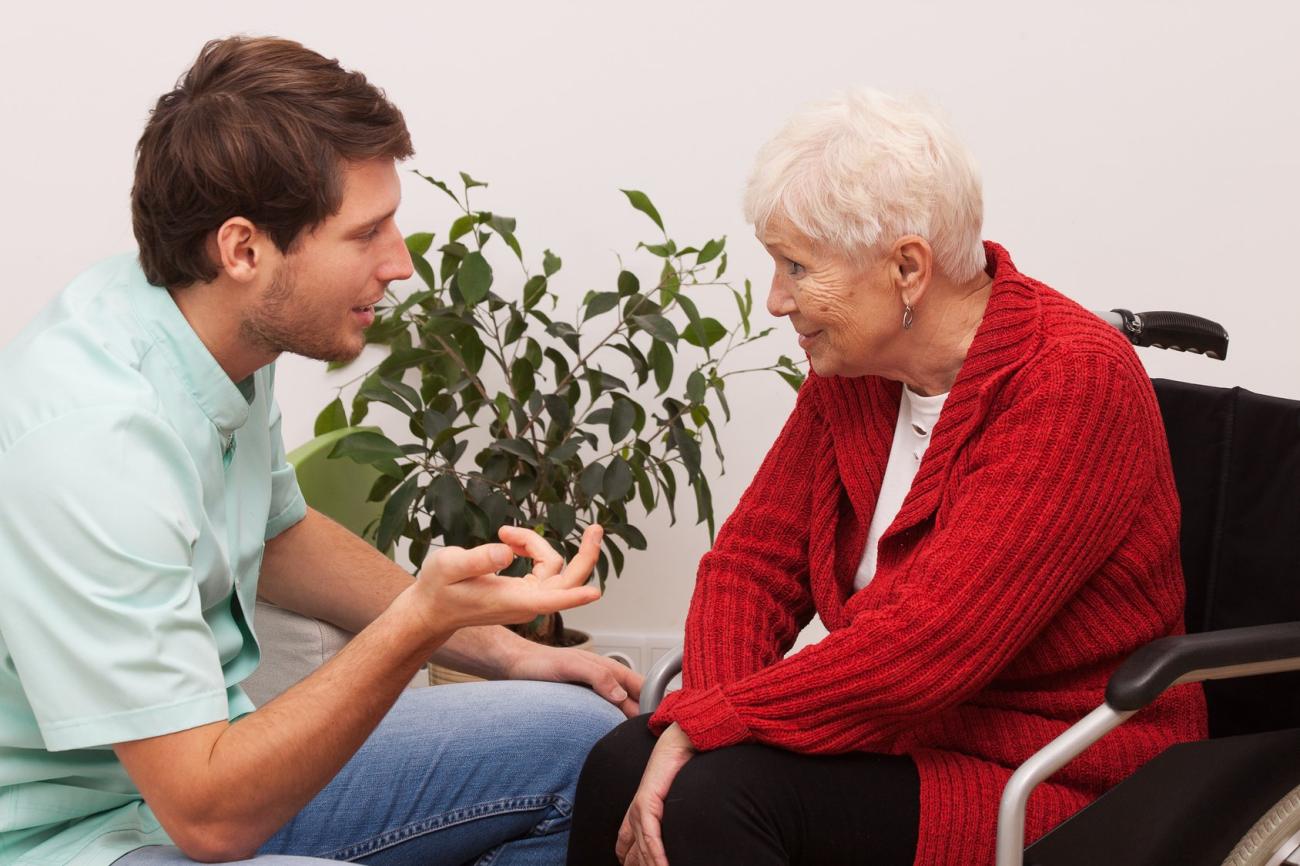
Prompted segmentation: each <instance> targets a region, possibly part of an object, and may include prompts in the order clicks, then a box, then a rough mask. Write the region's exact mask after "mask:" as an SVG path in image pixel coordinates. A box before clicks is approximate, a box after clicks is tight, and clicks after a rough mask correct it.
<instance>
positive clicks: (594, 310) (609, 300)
mask: <svg viewBox="0 0 1300 866" xmlns="http://www.w3.org/2000/svg"><path fill="white" fill-rule="evenodd" d="M618 297H619V296H618V292H596V293H595V294H593V295H592V296H591V298H590V299H588V301H587V310H586V312H585V313H583V315H582V320H583V321H584V322H585V321H587V320H588V319H590V318H592V317H593V316H599V315H600V314H601V313H607V312H609V311H610V310H612V309H614V308H615V307H617V306H618Z"/></svg>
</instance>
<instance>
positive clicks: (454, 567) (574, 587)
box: [404, 524, 603, 634]
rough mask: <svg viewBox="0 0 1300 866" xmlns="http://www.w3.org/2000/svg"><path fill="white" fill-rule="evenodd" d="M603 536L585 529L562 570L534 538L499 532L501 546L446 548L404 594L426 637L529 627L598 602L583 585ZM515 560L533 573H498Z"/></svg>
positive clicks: (519, 531) (512, 529)
mask: <svg viewBox="0 0 1300 866" xmlns="http://www.w3.org/2000/svg"><path fill="white" fill-rule="evenodd" d="M602 535H603V531H602V529H601V527H600V526H599V525H596V524H592V525H590V526H588V527H587V530H586V531H585V532H584V533H583V534H582V544H581V545H580V547H579V548H578V553H577V555H575V556H574V557H573V559H572V561H570V562H569V563H568V564H567V565H566V564H565V562H564V559H563V557H561V556H560V555H559V554H558V553H557V552H556V551H555V549H554V548H552V547H551V546H550V545H549V544H547V543H546V540H545V539H543V538H542V537H541V536H540V535H538V534H537V533H536V532H533V531H532V530H531V529H523V528H521V527H517V526H503V527H501V530H500V533H499V537H500V539H501V541H502V542H503V543H502V544H483V545H479V546H478V547H473V548H470V549H468V550H467V549H465V548H461V547H444V548H442V549H441V550H437V551H435V552H434V553H432V554H430V557H429V560H428V561H427V562H426V563H425V565H424V567H423V568H421V569H420V573H419V576H418V579H417V580H416V582H415V584H414V585H412V586H411V588H410V589H409V590H407V593H409V595H410V600H411V601H412V602H413V603H414V604H415V605H416V606H417V609H418V610H419V611H420V613H421V615H422V616H423V617H424V618H425V620H426V621H427V622H428V624H429V628H430V631H431V632H433V633H442V634H451V633H452V632H454V631H455V630H456V629H460V628H465V627H466V626H479V625H505V624H508V623H521V622H528V621H529V620H531V619H533V618H534V617H536V616H538V615H540V614H549V613H555V612H556V611H560V610H567V609H569V608H571V607H578V606H580V605H584V604H589V603H591V602H593V601H595V600H596V599H598V598H600V589H599V588H598V587H595V586H587V585H586V584H587V580H588V578H589V577H590V576H591V571H592V569H593V568H594V567H595V565H596V560H597V559H598V558H599V556H600V540H601V537H602ZM516 556H524V557H527V558H529V559H531V560H532V561H533V569H532V571H531V572H529V573H528V574H526V575H524V576H523V577H503V576H502V575H500V574H497V573H496V572H498V571H499V570H501V569H503V568H505V567H506V566H508V565H509V564H510V563H511V562H512V561H514V558H515V557H516ZM407 593H404V594H407Z"/></svg>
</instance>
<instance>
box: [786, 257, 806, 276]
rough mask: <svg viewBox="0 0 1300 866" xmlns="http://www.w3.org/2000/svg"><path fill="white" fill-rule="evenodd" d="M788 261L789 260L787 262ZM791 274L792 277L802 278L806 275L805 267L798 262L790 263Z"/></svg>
mask: <svg viewBox="0 0 1300 866" xmlns="http://www.w3.org/2000/svg"><path fill="white" fill-rule="evenodd" d="M787 261H788V260H787ZM789 266H790V267H789V273H790V276H792V277H801V276H803V274H804V267H803V265H801V264H799V263H798V262H789Z"/></svg>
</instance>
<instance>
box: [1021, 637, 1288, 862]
mask: <svg viewBox="0 0 1300 866" xmlns="http://www.w3.org/2000/svg"><path fill="white" fill-rule="evenodd" d="M1291 670H1300V622H1287V623H1279V624H1277V625H1261V626H1253V627H1251V628H1234V629H1223V630H1221V631H1211V632H1204V633H1202V634H1192V635H1182V636H1180V637H1167V638H1160V639H1159V640H1154V641H1152V642H1151V643H1149V644H1147V645H1146V646H1144V647H1142V648H1140V649H1138V650H1137V651H1136V652H1134V653H1133V654H1132V655H1131V656H1129V657H1128V659H1126V660H1125V661H1124V663H1123V664H1121V665H1120V666H1119V668H1118V669H1117V670H1116V671H1115V673H1114V674H1113V675H1112V676H1111V678H1110V683H1109V684H1107V686H1106V701H1105V703H1103V704H1102V705H1101V706H1099V707H1097V709H1095V710H1093V711H1092V712H1091V713H1089V714H1088V715H1086V716H1084V717H1083V719H1081V720H1080V721H1079V722H1077V723H1076V724H1074V725H1073V726H1072V727H1070V728H1069V729H1068V730H1067V731H1065V733H1063V734H1061V735H1060V736H1059V737H1057V738H1056V739H1054V740H1052V741H1051V742H1050V743H1048V744H1047V745H1045V746H1043V748H1041V749H1039V750H1038V751H1037V752H1035V753H1034V754H1033V755H1032V756H1031V757H1030V758H1029V760H1027V761H1025V762H1024V763H1023V764H1021V765H1020V767H1019V768H1017V770H1016V771H1015V772H1014V773H1012V774H1011V778H1010V780H1008V781H1007V784H1006V787H1005V788H1003V790H1002V802H1001V804H1000V806H999V808H998V842H997V866H1021V864H1022V863H1023V862H1024V845H1025V807H1026V806H1027V805H1028V803H1029V794H1030V793H1031V792H1032V791H1033V790H1034V788H1036V787H1037V786H1038V784H1039V783H1040V782H1042V781H1043V780H1045V779H1046V778H1047V777H1049V776H1051V775H1052V774H1053V773H1055V772H1056V771H1057V770H1059V769H1060V768H1061V767H1064V766H1065V765H1066V764H1067V763H1068V762H1069V761H1071V760H1073V759H1074V758H1075V757H1076V756H1077V755H1079V754H1080V753H1082V752H1083V751H1084V750H1085V749H1087V748H1088V747H1089V746H1091V745H1092V744H1093V743H1095V742H1097V741H1098V740H1100V739H1101V738H1102V737H1104V736H1105V735H1106V734H1107V733H1109V732H1110V731H1112V730H1114V729H1115V728H1116V727H1118V726H1119V725H1121V724H1123V723H1124V721H1125V720H1126V719H1128V717H1129V716H1131V715H1133V714H1134V713H1136V712H1137V711H1138V710H1140V709H1142V707H1144V706H1146V705H1147V704H1149V703H1151V702H1152V701H1154V700H1155V699H1156V698H1157V697H1159V696H1160V694H1161V693H1162V692H1163V691H1164V690H1165V689H1167V688H1169V687H1170V686H1172V685H1175V684H1177V683H1196V682H1200V681H1202V680H1212V679H1232V678H1233V677H1248V676H1254V675H1256V674H1268V673H1278V672H1281V671H1291Z"/></svg>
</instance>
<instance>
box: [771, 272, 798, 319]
mask: <svg viewBox="0 0 1300 866" xmlns="http://www.w3.org/2000/svg"><path fill="white" fill-rule="evenodd" d="M782 283H783V281H782V279H781V278H780V277H777V278H775V279H773V280H772V288H770V289H769V290H768V292H767V311H768V312H769V313H771V314H772V315H773V316H788V315H790V314H791V313H793V312H794V310H795V303H794V296H793V295H791V294H790V292H788V291H787V290H786V288H785V286H784V285H782Z"/></svg>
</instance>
